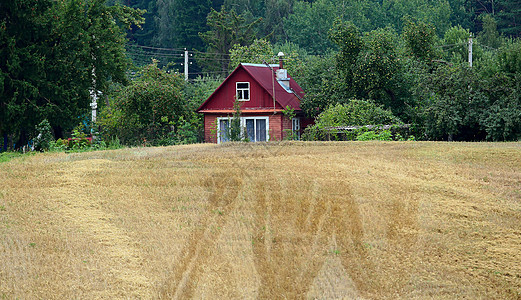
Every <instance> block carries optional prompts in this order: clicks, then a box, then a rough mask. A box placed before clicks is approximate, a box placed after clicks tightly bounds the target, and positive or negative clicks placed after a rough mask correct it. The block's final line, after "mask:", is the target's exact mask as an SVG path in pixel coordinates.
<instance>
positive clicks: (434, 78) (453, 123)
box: [417, 64, 487, 141]
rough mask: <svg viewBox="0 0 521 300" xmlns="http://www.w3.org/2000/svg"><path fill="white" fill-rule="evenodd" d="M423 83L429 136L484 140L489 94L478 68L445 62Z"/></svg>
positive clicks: (422, 93)
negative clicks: (483, 118) (484, 116)
mask: <svg viewBox="0 0 521 300" xmlns="http://www.w3.org/2000/svg"><path fill="white" fill-rule="evenodd" d="M426 79H427V80H426V81H424V82H423V86H422V90H421V92H420V94H419V95H417V96H418V97H420V99H421V102H422V103H423V108H422V113H423V117H424V122H425V123H424V124H425V134H426V137H427V138H428V139H434V140H440V139H446V140H449V141H452V140H482V139H484V138H485V131H484V130H483V128H482V127H481V126H480V119H481V117H482V114H483V112H484V110H486V109H487V97H486V95H485V94H484V93H483V91H482V86H481V82H480V80H479V77H478V74H477V72H476V69H475V68H469V67H468V65H466V64H458V65H452V66H451V65H442V66H440V67H439V68H438V69H437V70H436V71H435V72H433V73H432V74H430V75H429V76H428V77H427V78H426Z"/></svg>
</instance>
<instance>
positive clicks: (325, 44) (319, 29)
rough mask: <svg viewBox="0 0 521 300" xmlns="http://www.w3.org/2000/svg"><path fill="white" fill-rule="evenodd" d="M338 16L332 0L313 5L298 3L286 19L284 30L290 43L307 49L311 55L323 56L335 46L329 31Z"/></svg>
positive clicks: (320, 0) (322, 0) (317, 2)
mask: <svg viewBox="0 0 521 300" xmlns="http://www.w3.org/2000/svg"><path fill="white" fill-rule="evenodd" d="M336 14H337V7H335V6H334V5H332V3H331V1H330V0H317V1H315V2H313V3H309V2H304V1H297V2H296V3H295V5H294V7H293V13H292V14H290V15H288V16H287V17H286V18H285V19H284V28H285V31H286V34H287V35H288V38H289V40H290V41H292V42H294V43H296V44H298V45H299V46H301V47H303V48H305V49H306V50H307V51H308V52H309V53H310V54H322V53H324V52H325V51H326V50H327V49H328V48H331V47H332V46H333V45H332V43H331V41H330V40H329V38H328V31H329V29H330V28H331V26H332V25H333V22H334V20H335V16H336ZM311 40H312V42H310V41H311Z"/></svg>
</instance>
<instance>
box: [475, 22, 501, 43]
mask: <svg viewBox="0 0 521 300" xmlns="http://www.w3.org/2000/svg"><path fill="white" fill-rule="evenodd" d="M480 18H481V20H482V21H483V30H482V31H481V33H480V34H479V41H480V42H481V43H482V44H483V45H485V46H487V47H490V48H493V49H497V48H498V47H499V46H501V37H500V35H499V32H498V30H497V22H496V19H494V17H493V16H492V15H490V14H482V15H481V16H480Z"/></svg>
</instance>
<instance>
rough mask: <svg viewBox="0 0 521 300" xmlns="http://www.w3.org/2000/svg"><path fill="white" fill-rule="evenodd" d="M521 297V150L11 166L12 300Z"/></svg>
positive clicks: (4, 197)
mask: <svg viewBox="0 0 521 300" xmlns="http://www.w3.org/2000/svg"><path fill="white" fill-rule="evenodd" d="M4 298H6V299H98V298H100V299H115V298H125V299H128V298H143V299H157V298H159V299H172V298H173V299H187V298H196V299H520V298H521V144H520V143H497V144H494V143H430V142H335V143H301V142H294V143H279V144H246V143H242V144H229V145H223V146H218V145H190V146H174V147H164V148H132V149H122V150H113V151H101V152H90V153H71V154H66V153H46V154H37V155H34V156H29V157H21V158H16V159H13V160H11V161H9V162H5V163H1V164H0V299H4Z"/></svg>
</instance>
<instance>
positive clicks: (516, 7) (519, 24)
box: [496, 0, 521, 37]
mask: <svg viewBox="0 0 521 300" xmlns="http://www.w3.org/2000/svg"><path fill="white" fill-rule="evenodd" d="M497 2H498V3H499V9H498V10H497V13H496V16H497V18H498V25H499V31H500V32H501V33H503V34H506V35H509V36H512V37H521V5H520V3H519V0H499V1H497Z"/></svg>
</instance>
